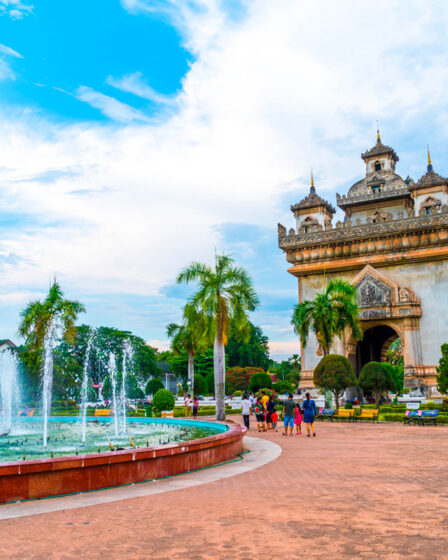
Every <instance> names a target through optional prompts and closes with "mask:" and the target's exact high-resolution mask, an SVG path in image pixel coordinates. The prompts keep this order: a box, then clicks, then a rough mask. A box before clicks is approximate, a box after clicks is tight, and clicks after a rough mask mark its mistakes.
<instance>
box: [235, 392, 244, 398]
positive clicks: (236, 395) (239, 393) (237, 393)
mask: <svg viewBox="0 0 448 560" xmlns="http://www.w3.org/2000/svg"><path fill="white" fill-rule="evenodd" d="M242 394H243V391H233V396H234V397H241V396H242Z"/></svg>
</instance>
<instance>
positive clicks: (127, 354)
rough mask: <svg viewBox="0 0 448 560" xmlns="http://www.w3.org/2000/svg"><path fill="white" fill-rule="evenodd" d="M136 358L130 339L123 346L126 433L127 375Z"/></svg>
mask: <svg viewBox="0 0 448 560" xmlns="http://www.w3.org/2000/svg"><path fill="white" fill-rule="evenodd" d="M133 358H134V348H133V347H132V344H131V341H130V340H129V339H128V340H127V341H126V343H125V345H124V348H123V372H122V376H121V395H120V398H121V407H122V417H121V419H122V428H123V433H126V377H127V373H128V365H129V362H132V360H133Z"/></svg>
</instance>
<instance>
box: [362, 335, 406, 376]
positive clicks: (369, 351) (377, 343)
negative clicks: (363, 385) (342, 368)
mask: <svg viewBox="0 0 448 560" xmlns="http://www.w3.org/2000/svg"><path fill="white" fill-rule="evenodd" d="M397 338H400V335H399V334H398V333H397V332H396V331H395V330H394V329H393V328H392V327H389V326H388V325H378V326H376V327H371V328H370V329H367V330H366V331H364V338H363V339H362V340H360V341H359V342H358V343H357V345H356V375H357V376H359V374H360V373H361V369H362V367H363V366H364V365H365V364H367V363H368V362H384V361H385V360H386V357H387V351H388V350H389V348H390V346H391V344H392V343H393V342H394V341H395V340H396V339H397Z"/></svg>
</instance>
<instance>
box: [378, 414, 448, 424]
mask: <svg viewBox="0 0 448 560" xmlns="http://www.w3.org/2000/svg"><path fill="white" fill-rule="evenodd" d="M403 419H404V414H403V413H398V412H395V413H390V412H386V413H380V415H379V417H378V420H379V421H380V422H381V421H383V422H403ZM436 422H437V424H448V415H439V416H437V418H436Z"/></svg>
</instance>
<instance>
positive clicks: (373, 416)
mask: <svg viewBox="0 0 448 560" xmlns="http://www.w3.org/2000/svg"><path fill="white" fill-rule="evenodd" d="M378 412H379V410H378V409H377V408H375V409H371V408H363V409H361V414H359V415H358V416H355V422H357V421H358V420H361V422H362V421H363V420H372V422H375V420H376V421H377V422H378Z"/></svg>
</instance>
